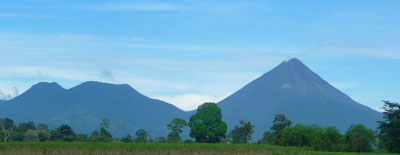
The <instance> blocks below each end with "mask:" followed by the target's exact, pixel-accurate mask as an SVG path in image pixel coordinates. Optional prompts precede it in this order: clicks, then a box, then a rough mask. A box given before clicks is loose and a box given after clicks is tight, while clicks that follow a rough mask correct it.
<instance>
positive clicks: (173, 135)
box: [167, 118, 187, 143]
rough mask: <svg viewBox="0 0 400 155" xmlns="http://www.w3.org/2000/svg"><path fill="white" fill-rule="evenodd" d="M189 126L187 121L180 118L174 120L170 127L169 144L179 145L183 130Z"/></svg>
mask: <svg viewBox="0 0 400 155" xmlns="http://www.w3.org/2000/svg"><path fill="white" fill-rule="evenodd" d="M185 126H187V123H186V121H185V120H183V119H180V118H175V119H173V120H172V121H171V122H170V123H169V124H168V125H167V127H168V130H169V133H168V142H170V143H178V142H181V141H182V139H181V136H180V135H179V134H180V133H182V128H183V127H185Z"/></svg>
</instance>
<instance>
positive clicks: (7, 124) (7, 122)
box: [0, 118, 15, 142]
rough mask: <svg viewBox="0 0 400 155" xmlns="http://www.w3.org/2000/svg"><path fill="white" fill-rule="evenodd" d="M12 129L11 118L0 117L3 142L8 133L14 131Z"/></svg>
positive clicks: (13, 126) (13, 127) (6, 138)
mask: <svg viewBox="0 0 400 155" xmlns="http://www.w3.org/2000/svg"><path fill="white" fill-rule="evenodd" d="M14 129H15V124H14V121H13V120H11V119H9V118H5V119H0V130H1V132H2V133H3V138H4V142H6V141H7V140H8V138H9V137H10V135H11V134H12V133H13V132H14Z"/></svg>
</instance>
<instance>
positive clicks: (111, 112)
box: [0, 82, 187, 137]
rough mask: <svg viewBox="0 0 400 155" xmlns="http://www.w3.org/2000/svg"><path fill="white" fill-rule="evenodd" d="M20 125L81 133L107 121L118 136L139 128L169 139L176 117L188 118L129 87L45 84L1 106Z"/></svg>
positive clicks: (39, 84) (165, 104)
mask: <svg viewBox="0 0 400 155" xmlns="http://www.w3.org/2000/svg"><path fill="white" fill-rule="evenodd" d="M1 117H9V118H12V119H13V120H15V121H16V122H28V121H33V122H35V123H46V124H48V125H49V126H50V127H53V128H54V127H58V126H60V125H62V124H68V125H71V126H72V127H73V129H74V130H76V131H77V132H79V133H91V132H92V131H94V130H96V129H99V124H100V122H101V120H102V119H103V118H108V119H109V120H110V121H111V124H112V125H111V132H112V133H113V134H114V135H117V136H124V135H126V134H128V133H129V134H134V133H135V132H136V130H137V129H140V128H143V129H145V130H146V131H149V132H150V133H151V134H152V136H153V137H155V136H165V135H166V134H167V128H166V125H167V124H168V123H169V121H171V120H172V119H173V118H176V117H179V118H186V117H187V116H186V113H185V112H184V111H182V110H180V109H178V108H176V107H175V106H173V105H171V104H169V103H166V102H163V101H160V100H156V99H151V98H149V97H146V96H144V95H142V94H141V93H139V92H138V91H136V90H135V89H133V88H132V87H130V86H129V85H126V84H121V85H116V84H107V83H100V82H85V83H82V84H80V85H78V86H76V87H73V88H71V89H64V88H62V87H61V86H60V85H59V84H57V83H45V82H41V83H38V84H36V85H34V86H32V87H31V88H30V89H29V90H27V91H26V92H25V93H23V94H21V95H20V96H18V97H16V98H14V99H12V100H10V101H7V102H6V103H4V104H2V105H1V107H0V118H1Z"/></svg>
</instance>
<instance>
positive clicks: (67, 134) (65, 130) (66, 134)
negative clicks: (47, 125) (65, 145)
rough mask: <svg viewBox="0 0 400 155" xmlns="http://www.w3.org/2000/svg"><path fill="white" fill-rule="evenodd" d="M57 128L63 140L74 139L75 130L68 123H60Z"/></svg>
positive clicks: (69, 140)
mask: <svg viewBox="0 0 400 155" xmlns="http://www.w3.org/2000/svg"><path fill="white" fill-rule="evenodd" d="M57 130H58V132H59V134H60V136H61V139H62V140H63V141H67V142H71V141H74V140H75V139H76V135H75V132H74V131H73V130H72V128H71V127H70V126H68V125H61V126H60V127H59V128H58V129H57Z"/></svg>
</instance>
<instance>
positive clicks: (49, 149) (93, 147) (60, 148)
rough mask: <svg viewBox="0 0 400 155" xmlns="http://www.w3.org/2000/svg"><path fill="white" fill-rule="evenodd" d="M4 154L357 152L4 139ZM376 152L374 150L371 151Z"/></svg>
mask: <svg viewBox="0 0 400 155" xmlns="http://www.w3.org/2000/svg"><path fill="white" fill-rule="evenodd" d="M0 154H1V155H38V154H54V155H56V154H57V155H102V154H112V155H125V154H134V155H136V154H137V155H150V154H151V155H153V154H155V155H192V154H194V155H206V154H207V155H208V154H222V155H234V154H237V155H239V154H240V155H242V154H248V155H258V154H260V155H261V154H263V155H265V154H274V155H275V154H276V155H280V154H281V155H286V154H293V155H303V154H304V155H305V154H356V153H343V152H339V153H331V152H315V151H311V149H310V148H298V147H281V146H270V145H247V144H170V143H165V144H164V143H163V144H154V143H119V142H112V143H101V142H8V143H0ZM371 154H372V153H371Z"/></svg>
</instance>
